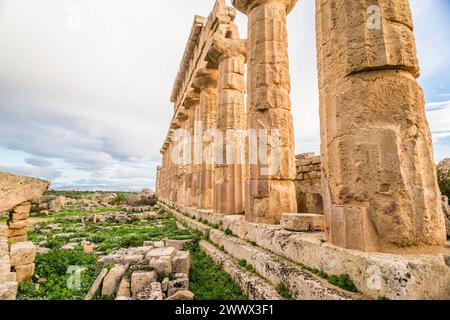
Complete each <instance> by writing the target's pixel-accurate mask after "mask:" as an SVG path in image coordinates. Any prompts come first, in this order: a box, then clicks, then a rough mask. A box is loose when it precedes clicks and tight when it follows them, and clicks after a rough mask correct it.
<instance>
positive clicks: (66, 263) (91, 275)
mask: <svg viewBox="0 0 450 320" xmlns="http://www.w3.org/2000/svg"><path fill="white" fill-rule="evenodd" d="M96 262H97V258H96V257H94V256H92V255H89V254H85V253H84V252H82V251H78V250H74V251H59V250H58V251H53V252H50V253H48V254H45V255H38V256H37V258H36V274H37V275H39V277H40V278H41V279H42V278H44V279H45V282H44V283H42V284H40V286H39V288H37V287H36V286H35V285H34V284H33V283H32V282H31V281H29V282H25V283H22V284H20V286H19V290H18V294H17V300H82V299H84V297H85V296H86V293H87V292H88V291H89V288H90V286H91V284H92V282H93V281H94V280H95V278H96V274H95V263H96ZM71 266H76V267H80V268H83V269H84V271H83V272H81V283H80V284H81V286H80V288H77V289H70V288H69V286H68V280H70V279H69V277H72V275H71V274H69V273H68V270H69V267H71Z"/></svg>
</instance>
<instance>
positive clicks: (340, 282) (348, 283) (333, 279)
mask: <svg viewBox="0 0 450 320" xmlns="http://www.w3.org/2000/svg"><path fill="white" fill-rule="evenodd" d="M300 267H301V268H302V269H304V270H307V271H309V272H312V273H314V274H315V275H317V276H319V277H321V278H322V279H325V280H327V281H328V283H330V284H332V285H334V286H336V287H339V288H341V289H344V290H347V291H350V292H358V288H357V287H356V286H355V284H354V283H353V281H352V279H351V278H350V276H349V275H348V274H341V275H340V276H335V275H333V276H330V275H328V274H327V273H326V272H323V271H322V270H319V269H312V268H308V267H307V266H305V265H303V264H301V265H300Z"/></svg>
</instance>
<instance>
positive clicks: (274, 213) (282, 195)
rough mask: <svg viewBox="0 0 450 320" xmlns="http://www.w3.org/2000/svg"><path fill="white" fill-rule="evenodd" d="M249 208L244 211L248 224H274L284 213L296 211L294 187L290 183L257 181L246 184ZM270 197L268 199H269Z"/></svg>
mask: <svg viewBox="0 0 450 320" xmlns="http://www.w3.org/2000/svg"><path fill="white" fill-rule="evenodd" d="M247 188H248V189H247V193H246V194H247V195H248V197H249V199H248V200H249V202H250V205H251V206H252V207H251V208H249V209H247V210H246V218H247V221H248V222H256V223H269V224H270V223H274V222H277V221H280V220H281V215H282V214H283V213H285V212H295V211H297V200H296V191H295V186H294V183H293V182H292V181H279V180H269V181H267V180H266V181H264V180H259V181H254V180H253V181H248V182H247ZM269 195H270V197H269Z"/></svg>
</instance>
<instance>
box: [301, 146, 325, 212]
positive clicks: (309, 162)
mask: <svg viewBox="0 0 450 320" xmlns="http://www.w3.org/2000/svg"><path fill="white" fill-rule="evenodd" d="M321 163H322V159H321V157H320V156H316V155H315V154H314V153H303V154H300V155H297V156H296V169H297V177H296V180H295V189H296V192H297V203H298V212H301V213H317V214H323V198H322V197H323V195H322V180H321V176H322V171H321Z"/></svg>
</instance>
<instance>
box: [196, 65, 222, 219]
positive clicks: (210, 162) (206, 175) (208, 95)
mask: <svg viewBox="0 0 450 320" xmlns="http://www.w3.org/2000/svg"><path fill="white" fill-rule="evenodd" d="M217 77H218V71H217V70H216V69H202V70H200V71H199V72H198V73H197V77H196V79H195V81H194V86H195V87H196V88H199V89H200V110H199V111H200V120H201V122H200V123H197V126H199V127H200V126H201V128H202V129H201V130H202V141H203V148H202V154H203V157H202V161H201V163H202V164H201V169H200V172H199V175H198V205H197V208H198V209H204V210H212V209H213V206H214V203H213V200H214V195H213V193H214V190H213V183H214V138H213V137H209V138H208V136H207V133H208V130H210V129H215V128H216V117H217Z"/></svg>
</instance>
